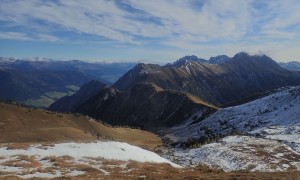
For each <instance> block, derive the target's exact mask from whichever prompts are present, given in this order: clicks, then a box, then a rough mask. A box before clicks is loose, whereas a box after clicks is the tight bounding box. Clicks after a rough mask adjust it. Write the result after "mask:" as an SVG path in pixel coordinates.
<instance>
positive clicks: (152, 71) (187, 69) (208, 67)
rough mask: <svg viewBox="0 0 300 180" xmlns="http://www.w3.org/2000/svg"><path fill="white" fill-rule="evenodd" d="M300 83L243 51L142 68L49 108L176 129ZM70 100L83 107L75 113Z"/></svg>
mask: <svg viewBox="0 0 300 180" xmlns="http://www.w3.org/2000/svg"><path fill="white" fill-rule="evenodd" d="M210 61H211V62H213V63H209V62H210ZM94 83H95V82H94ZM299 84H300V78H299V77H298V76H297V74H296V73H294V72H290V71H288V70H286V69H283V68H281V67H280V66H279V65H278V64H277V63H276V62H275V61H273V60H272V59H271V58H269V57H267V56H264V55H263V56H250V55H248V54H246V53H239V54H236V55H235V56H234V57H233V58H229V57H227V56H216V57H212V58H210V60H209V61H206V60H204V59H199V58H197V57H196V56H186V57H183V58H181V59H179V60H177V61H175V62H174V63H172V64H167V65H166V66H159V65H154V64H138V65H136V66H135V67H134V68H133V69H131V70H130V71H128V72H127V73H126V74H125V75H124V76H122V77H121V78H120V79H119V80H118V81H117V82H116V83H115V84H113V85H112V87H110V88H104V89H103V90H101V91H98V93H97V94H96V92H97V91H94V94H90V93H88V92H85V91H86V90H85V88H82V89H81V90H79V91H78V92H79V94H85V97H86V99H85V100H86V101H82V98H79V96H77V95H76V94H75V95H74V96H71V97H66V98H62V99H61V100H59V101H57V102H56V103H54V104H52V105H51V106H50V108H49V110H52V111H62V112H76V113H82V114H86V115H89V116H91V117H94V118H97V119H101V120H102V121H104V122H106V123H109V124H113V125H129V126H134V127H141V128H143V129H148V130H155V129H157V128H161V127H165V128H170V127H172V126H176V125H178V124H181V123H183V122H185V121H186V120H187V119H189V118H191V117H192V119H193V122H194V123H196V122H200V121H201V120H203V119H205V118H206V117H208V116H210V115H211V114H213V113H214V112H215V111H216V110H217V109H218V107H220V106H221V107H222V106H232V105H233V104H242V103H245V102H248V101H251V100H254V99H257V98H260V97H263V96H265V95H267V94H268V93H269V92H270V91H272V90H274V89H275V88H278V87H282V86H288V85H299ZM90 85H91V84H90ZM66 99H67V101H66ZM70 99H73V100H70ZM66 102H67V103H66ZM70 102H73V107H77V108H71V109H70V108H69V107H70Z"/></svg>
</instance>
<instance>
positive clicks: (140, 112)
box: [77, 83, 215, 129]
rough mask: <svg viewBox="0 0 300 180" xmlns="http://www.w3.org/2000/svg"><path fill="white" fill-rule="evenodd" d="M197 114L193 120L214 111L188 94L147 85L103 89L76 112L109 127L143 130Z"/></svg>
mask: <svg viewBox="0 0 300 180" xmlns="http://www.w3.org/2000/svg"><path fill="white" fill-rule="evenodd" d="M197 111H201V113H198V116H197V117H195V119H194V120H195V121H196V120H197V119H200V118H204V117H205V116H207V115H209V114H211V113H213V112H214V111H215V108H214V107H212V106H210V105H207V104H205V103H204V102H202V101H201V100H200V99H198V98H196V97H194V96H192V95H190V94H185V93H180V92H176V91H171V90H163V89H161V88H159V87H158V86H156V85H154V84H150V83H137V84H136V85H135V86H133V87H132V89H131V90H130V91H128V92H121V91H119V90H117V89H114V88H106V89H104V90H102V91H101V92H100V93H99V94H97V95H96V96H94V97H92V98H90V99H89V100H88V101H86V102H85V103H83V104H82V105H81V106H80V107H79V108H78V109H77V112H80V113H83V114H87V115H89V116H91V117H95V118H100V119H101V120H102V121H105V122H108V123H110V124H113V125H129V126H138V127H141V128H144V129H155V128H158V127H170V126H173V125H176V124H179V123H182V122H184V121H185V120H186V119H187V118H188V117H190V116H191V115H193V114H194V113H195V112H197Z"/></svg>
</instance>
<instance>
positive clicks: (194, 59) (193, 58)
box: [169, 55, 207, 66]
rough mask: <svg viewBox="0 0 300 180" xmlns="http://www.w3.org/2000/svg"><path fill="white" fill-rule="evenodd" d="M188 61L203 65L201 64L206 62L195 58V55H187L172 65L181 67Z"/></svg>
mask: <svg viewBox="0 0 300 180" xmlns="http://www.w3.org/2000/svg"><path fill="white" fill-rule="evenodd" d="M189 61H193V62H200V63H203V62H207V60H205V59H202V58H198V57H197V56H195V55H188V56H184V57H182V58H180V59H178V60H177V61H175V62H174V63H173V64H172V65H175V66H182V65H185V64H186V63H187V62H189ZM169 65H170V64H169Z"/></svg>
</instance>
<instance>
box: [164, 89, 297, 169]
mask: <svg viewBox="0 0 300 180" xmlns="http://www.w3.org/2000/svg"><path fill="white" fill-rule="evenodd" d="M299 109H300V86H297V87H287V88H280V89H278V90H276V91H275V92H273V93H270V94H269V95H268V96H265V97H263V98H261V99H258V100H255V101H252V102H249V103H246V104H243V105H239V106H234V107H228V108H224V109H219V110H218V111H216V112H215V113H214V114H213V115H211V116H209V117H208V118H206V119H204V120H202V121H200V122H198V123H194V124H191V123H190V122H189V121H187V122H185V123H183V124H181V125H179V126H177V127H173V128H170V129H168V130H166V129H165V130H163V134H165V141H166V142H170V143H171V144H177V146H176V147H177V148H173V150H172V151H173V153H171V154H170V153H167V155H166V157H169V159H171V160H177V161H176V162H180V163H179V164H182V165H187V166H197V165H199V164H202V165H208V166H211V167H215V168H221V169H223V170H225V171H236V170H245V171H270V172H275V171H299V170H300V163H299V162H300V111H299ZM182 147H185V148H187V149H185V148H182Z"/></svg>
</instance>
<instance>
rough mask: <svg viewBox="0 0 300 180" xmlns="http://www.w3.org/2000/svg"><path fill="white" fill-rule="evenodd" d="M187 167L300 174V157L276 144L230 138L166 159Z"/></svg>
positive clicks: (268, 141) (251, 138)
mask: <svg viewBox="0 0 300 180" xmlns="http://www.w3.org/2000/svg"><path fill="white" fill-rule="evenodd" d="M166 157H168V158H169V159H171V160H173V161H177V162H179V163H180V164H183V165H185V166H192V167H193V166H197V165H199V164H204V165H208V166H211V167H213V168H221V169H223V170H225V171H236V170H246V171H263V172H275V171H287V170H300V161H299V160H300V154H299V153H297V152H295V151H293V150H292V149H291V148H290V147H288V146H286V145H284V144H282V143H279V142H277V141H275V140H266V139H262V138H255V137H249V136H228V137H226V138H223V139H222V140H220V141H219V142H217V143H211V144H207V145H204V146H202V147H200V148H196V149H187V150H182V149H175V151H174V152H172V153H168V154H167V155H166Z"/></svg>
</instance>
